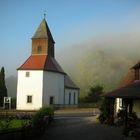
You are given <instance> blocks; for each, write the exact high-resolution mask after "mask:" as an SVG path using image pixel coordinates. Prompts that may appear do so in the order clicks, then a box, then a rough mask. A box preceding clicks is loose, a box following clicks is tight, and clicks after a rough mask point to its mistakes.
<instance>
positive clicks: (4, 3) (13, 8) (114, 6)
mask: <svg viewBox="0 0 140 140" xmlns="http://www.w3.org/2000/svg"><path fill="white" fill-rule="evenodd" d="M44 11H46V20H47V22H48V25H49V27H50V30H51V32H52V35H53V37H54V40H55V42H56V44H55V48H56V55H57V52H61V50H62V49H63V48H66V47H71V46H73V45H76V44H81V43H82V42H86V41H90V40H94V39H96V38H98V39H100V38H102V37H103V36H106V35H109V34H113V35H115V34H117V35H119V34H122V33H133V34H137V33H140V0H0V49H1V51H0V67H1V66H4V67H5V70H6V76H10V75H17V71H16V68H18V67H19V66H20V65H21V64H22V63H23V62H24V61H25V60H26V59H27V58H28V57H29V55H30V51H31V37H32V36H33V34H34V32H35V31H36V29H37V27H38V26H39V24H40V22H41V20H42V19H43V17H44V16H43V14H44ZM59 54H60V53H59ZM62 55H63V54H62ZM57 57H59V55H58V56H57Z"/></svg>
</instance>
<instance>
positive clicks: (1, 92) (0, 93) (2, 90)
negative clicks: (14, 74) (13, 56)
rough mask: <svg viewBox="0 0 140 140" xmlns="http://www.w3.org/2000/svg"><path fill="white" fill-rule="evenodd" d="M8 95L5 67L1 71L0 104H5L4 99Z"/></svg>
mask: <svg viewBox="0 0 140 140" xmlns="http://www.w3.org/2000/svg"><path fill="white" fill-rule="evenodd" d="M6 96H7V88H6V84H5V70H4V67H2V68H1V71H0V106H3V99H4V97H6Z"/></svg>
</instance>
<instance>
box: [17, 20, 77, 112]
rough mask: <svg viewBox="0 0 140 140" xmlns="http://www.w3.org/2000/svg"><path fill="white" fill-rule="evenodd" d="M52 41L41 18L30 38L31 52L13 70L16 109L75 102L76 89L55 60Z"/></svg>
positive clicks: (33, 108)
mask: <svg viewBox="0 0 140 140" xmlns="http://www.w3.org/2000/svg"><path fill="white" fill-rule="evenodd" d="M54 44H55V42H54V39H53V37H52V35H51V32H50V29H49V27H48V24H47V22H46V20H45V18H44V19H43V20H42V22H41V23H40V25H39V27H38V29H37V31H36V32H35V34H34V36H33V37H32V51H31V55H30V56H29V58H28V59H27V60H26V61H25V62H24V63H23V64H22V65H21V66H20V67H19V68H18V69H17V70H18V82H17V110H38V109H40V108H41V107H44V106H49V105H77V104H78V98H79V88H78V87H77V86H76V85H75V84H74V82H73V81H72V80H71V79H70V77H69V76H68V75H67V74H66V73H65V72H64V71H63V69H62V68H61V66H60V65H59V64H58V62H57V61H56V59H55V47H54Z"/></svg>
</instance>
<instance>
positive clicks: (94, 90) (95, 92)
mask: <svg viewBox="0 0 140 140" xmlns="http://www.w3.org/2000/svg"><path fill="white" fill-rule="evenodd" d="M101 94H103V87H102V86H100V85H97V86H94V87H91V88H90V90H89V93H88V96H87V97H85V101H86V102H88V103H97V102H98V101H99V100H100V99H101Z"/></svg>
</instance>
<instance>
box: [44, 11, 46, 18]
mask: <svg viewBox="0 0 140 140" xmlns="http://www.w3.org/2000/svg"><path fill="white" fill-rule="evenodd" d="M44 19H46V10H44Z"/></svg>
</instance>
